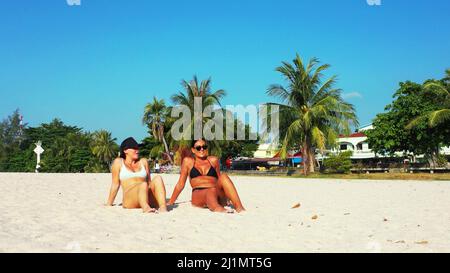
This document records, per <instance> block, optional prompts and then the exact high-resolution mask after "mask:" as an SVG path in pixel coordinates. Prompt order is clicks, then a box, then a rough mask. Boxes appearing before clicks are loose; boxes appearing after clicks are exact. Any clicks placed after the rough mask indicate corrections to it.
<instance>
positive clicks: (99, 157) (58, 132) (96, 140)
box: [0, 111, 118, 173]
mask: <svg viewBox="0 0 450 273" xmlns="http://www.w3.org/2000/svg"><path fill="white" fill-rule="evenodd" d="M19 117H20V114H19V112H18V111H15V112H14V113H13V114H12V115H11V116H10V117H8V118H7V119H5V120H4V121H3V122H2V123H1V124H0V135H1V139H0V171H2V172H34V170H35V167H36V154H35V153H34V151H33V150H34V148H35V147H36V146H35V143H36V142H37V141H42V147H43V148H44V150H45V151H44V153H43V154H42V155H41V163H40V165H41V168H40V169H39V171H40V172H52V173H61V172H67V173H78V172H108V171H109V166H108V162H109V161H110V160H112V158H113V157H114V155H116V154H117V150H118V148H117V144H116V143H115V142H114V139H111V134H110V133H109V132H106V131H99V132H95V133H94V134H90V133H86V132H82V129H81V128H78V127H76V126H68V125H65V124H64V123H63V122H62V121H61V120H58V119H54V120H53V121H52V122H50V123H47V124H41V125H40V126H38V127H25V126H26V125H25V126H22V127H21V128H20V127H19V126H20V125H19ZM18 128H19V129H20V130H19V129H18Z"/></svg>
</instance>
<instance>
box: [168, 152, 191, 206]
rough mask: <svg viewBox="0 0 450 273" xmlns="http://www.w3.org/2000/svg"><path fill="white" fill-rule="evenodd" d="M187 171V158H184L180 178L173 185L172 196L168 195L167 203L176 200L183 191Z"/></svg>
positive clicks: (170, 203)
mask: <svg viewBox="0 0 450 273" xmlns="http://www.w3.org/2000/svg"><path fill="white" fill-rule="evenodd" d="M188 171H189V158H184V159H183V163H182V164H181V171H180V178H179V179H178V183H177V184H176V185H175V188H174V189H173V193H172V197H170V200H169V203H167V205H169V206H171V205H173V204H174V203H175V201H177V198H178V196H179V195H180V193H181V192H182V191H183V189H184V186H185V185H186V180H187V177H188Z"/></svg>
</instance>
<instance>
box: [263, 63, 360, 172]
mask: <svg viewBox="0 0 450 273" xmlns="http://www.w3.org/2000/svg"><path fill="white" fill-rule="evenodd" d="M282 64H283V65H282V66H280V67H277V68H276V71H278V72H280V73H281V74H282V75H283V76H284V78H285V79H286V81H287V84H288V85H287V87H286V88H285V87H283V86H282V85H278V84H276V85H275V84H274V85H271V86H270V87H269V88H268V90H267V94H269V95H271V96H275V97H277V98H279V99H280V100H281V101H282V104H278V103H269V105H279V107H280V113H279V114H280V120H281V121H282V122H280V133H281V134H282V136H281V137H282V139H283V141H282V148H281V154H280V155H281V157H282V158H286V155H287V151H288V149H291V148H292V147H298V146H300V147H301V149H302V154H303V156H304V159H305V169H304V172H305V174H307V173H309V172H314V162H315V152H316V149H320V150H323V149H325V147H326V146H327V145H335V143H336V138H337V136H338V134H340V133H346V134H348V133H349V132H350V127H351V126H352V125H353V126H357V125H358V121H357V118H356V114H355V109H354V107H353V105H352V104H350V103H347V102H345V101H344V100H343V99H342V97H341V90H340V89H337V88H334V85H335V83H336V76H333V77H331V78H329V79H328V80H325V81H323V80H322V78H323V74H322V73H323V72H324V71H325V70H327V69H328V68H329V67H330V65H328V64H322V65H319V60H318V59H317V58H313V59H311V60H310V61H309V62H308V64H306V65H305V64H304V63H303V60H302V59H301V58H300V56H299V55H298V54H297V56H296V58H295V59H294V60H293V64H290V63H287V62H283V63H282Z"/></svg>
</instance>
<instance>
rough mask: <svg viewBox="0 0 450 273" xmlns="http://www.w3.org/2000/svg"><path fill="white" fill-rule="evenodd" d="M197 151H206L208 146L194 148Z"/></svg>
mask: <svg viewBox="0 0 450 273" xmlns="http://www.w3.org/2000/svg"><path fill="white" fill-rule="evenodd" d="M194 148H195V149H196V150H197V151H201V150H202V149H203V150H208V145H203V146H196V147H194Z"/></svg>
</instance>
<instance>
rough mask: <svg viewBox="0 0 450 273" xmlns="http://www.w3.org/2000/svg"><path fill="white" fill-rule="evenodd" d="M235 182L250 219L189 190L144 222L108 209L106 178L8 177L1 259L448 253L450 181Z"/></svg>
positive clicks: (2, 177) (2, 186) (1, 205)
mask: <svg viewBox="0 0 450 273" xmlns="http://www.w3.org/2000/svg"><path fill="white" fill-rule="evenodd" d="M163 178H164V180H165V182H166V186H167V190H168V197H169V196H170V194H171V193H172V189H173V186H174V185H175V183H176V181H177V176H176V175H163ZM232 179H233V180H234V181H235V183H236V185H237V188H238V191H239V193H240V195H241V198H242V200H243V202H244V205H245V206H246V208H247V210H248V212H247V213H245V214H214V213H211V212H209V211H208V210H203V209H197V208H193V207H191V205H190V203H189V200H190V192H191V189H190V187H189V186H188V185H187V186H186V188H185V190H184V191H183V193H182V194H181V195H180V198H179V199H178V201H177V202H178V207H177V208H175V209H173V210H172V211H171V212H169V213H166V214H143V213H141V210H125V209H122V207H120V206H115V207H105V206H103V203H104V202H105V201H106V198H107V194H108V191H109V186H110V175H108V174H21V173H19V174H11V173H0V192H1V198H0V252H450V181H441V182H429V181H428V182H421V181H364V180H353V181H346V180H313V179H295V178H273V177H245V176H240V177H232ZM187 184H188V183H187ZM120 202H121V194H119V196H118V198H117V200H116V203H117V204H118V203H120ZM296 203H300V204H301V206H300V208H296V209H292V208H291V207H292V206H293V205H294V204H296ZM314 215H317V219H315V220H314V219H312V217H313V216H314Z"/></svg>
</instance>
